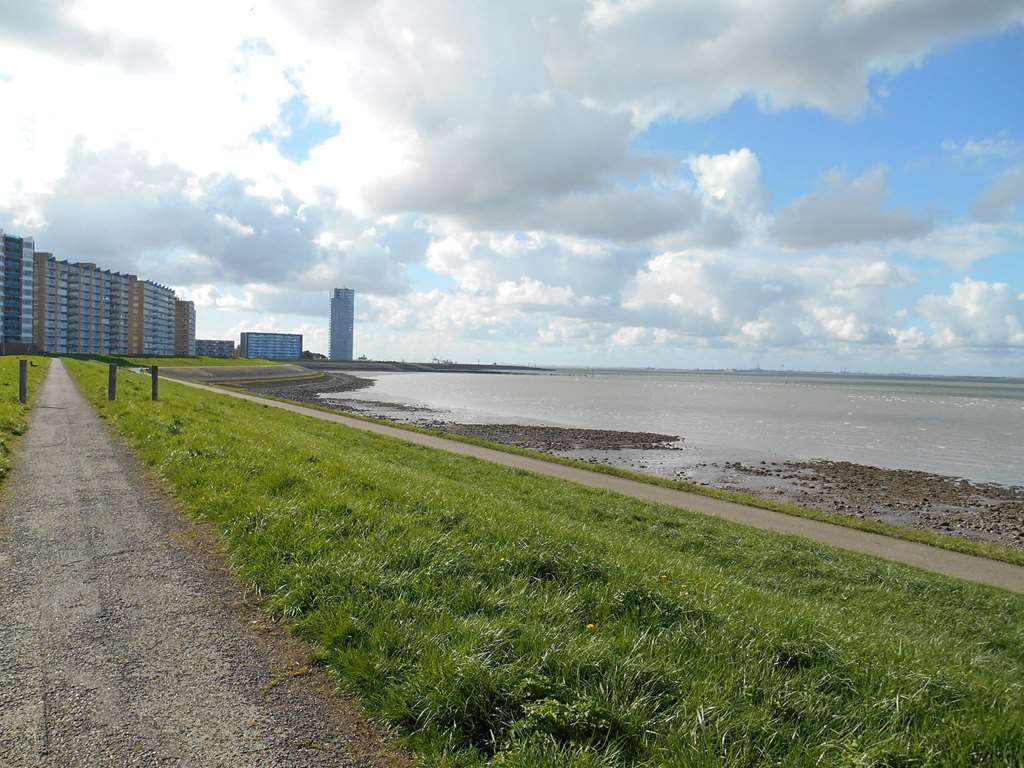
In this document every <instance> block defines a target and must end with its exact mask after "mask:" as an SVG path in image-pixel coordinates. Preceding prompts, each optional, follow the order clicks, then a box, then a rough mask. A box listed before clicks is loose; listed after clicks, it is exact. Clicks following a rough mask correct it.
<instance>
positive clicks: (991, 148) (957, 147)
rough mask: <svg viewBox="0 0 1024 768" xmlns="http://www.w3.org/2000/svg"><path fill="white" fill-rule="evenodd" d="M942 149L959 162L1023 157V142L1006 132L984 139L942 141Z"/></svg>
mask: <svg viewBox="0 0 1024 768" xmlns="http://www.w3.org/2000/svg"><path fill="white" fill-rule="evenodd" d="M942 149H943V150H944V151H945V152H947V153H948V154H950V155H952V156H953V157H954V158H956V159H957V160H959V161H960V162H968V163H974V162H983V161H986V160H1015V159H1017V158H1020V157H1024V143H1021V142H1019V141H1015V140H1014V139H1011V138H1009V137H1008V136H1007V135H1006V134H1000V135H999V136H996V137H988V138H984V139H965V140H963V141H953V140H952V139H949V140H946V141H944V142H942Z"/></svg>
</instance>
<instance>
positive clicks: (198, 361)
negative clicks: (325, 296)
mask: <svg viewBox="0 0 1024 768" xmlns="http://www.w3.org/2000/svg"><path fill="white" fill-rule="evenodd" d="M71 357H72V358H74V359H76V360H94V361H96V362H98V363H107V364H110V363H113V364H114V365H124V366H129V367H149V366H151V365H158V366H161V367H166V368H198V367H201V366H211V365H280V363H281V361H280V360H256V359H253V358H248V357H128V356H122V355H72V356H71Z"/></svg>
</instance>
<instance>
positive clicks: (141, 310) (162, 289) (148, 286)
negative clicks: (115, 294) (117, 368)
mask: <svg viewBox="0 0 1024 768" xmlns="http://www.w3.org/2000/svg"><path fill="white" fill-rule="evenodd" d="M174 301H175V298H174V291H172V290H171V289H170V288H168V287H167V286H164V285H160V284H159V283H154V282H151V281H149V280H139V279H138V278H137V277H136V276H135V275H128V354H129V355H145V356H147V357H151V356H159V355H167V356H170V355H173V354H174Z"/></svg>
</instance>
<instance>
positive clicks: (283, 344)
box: [238, 331, 302, 360]
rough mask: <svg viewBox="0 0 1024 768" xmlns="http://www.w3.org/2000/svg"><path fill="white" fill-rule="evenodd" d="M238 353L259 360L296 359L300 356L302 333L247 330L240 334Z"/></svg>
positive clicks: (240, 355)
mask: <svg viewBox="0 0 1024 768" xmlns="http://www.w3.org/2000/svg"><path fill="white" fill-rule="evenodd" d="M238 355H239V357H251V358H258V359H260V360H297V359H299V358H300V357H302V334H301V333H255V332H248V331H247V332H245V333H243V334H242V339H241V344H239V346H238Z"/></svg>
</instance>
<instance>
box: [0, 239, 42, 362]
mask: <svg viewBox="0 0 1024 768" xmlns="http://www.w3.org/2000/svg"><path fill="white" fill-rule="evenodd" d="M0 244H2V248H0V282H2V284H3V336H2V341H3V349H4V351H8V350H9V351H22V346H23V347H24V350H25V351H27V350H28V348H29V347H30V346H31V345H32V341H33V330H32V325H33V321H34V312H33V303H34V301H33V300H34V298H35V295H34V293H35V292H34V291H33V288H32V286H33V284H34V281H35V242H34V241H33V240H32V238H31V237H13V236H11V235H5V234H4V232H3V230H0Z"/></svg>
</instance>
